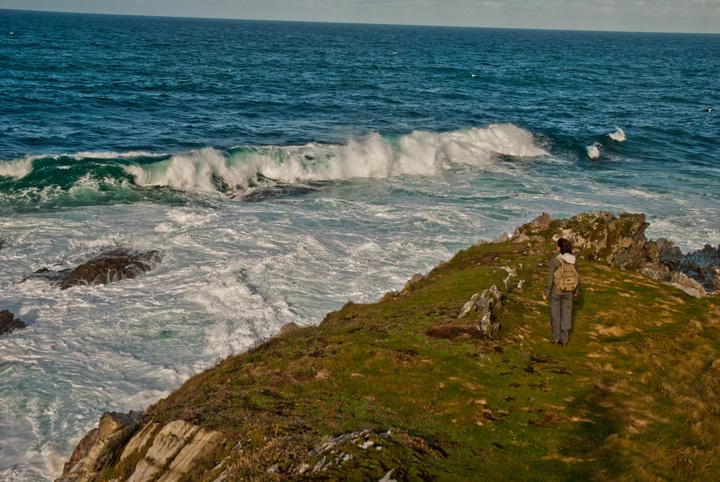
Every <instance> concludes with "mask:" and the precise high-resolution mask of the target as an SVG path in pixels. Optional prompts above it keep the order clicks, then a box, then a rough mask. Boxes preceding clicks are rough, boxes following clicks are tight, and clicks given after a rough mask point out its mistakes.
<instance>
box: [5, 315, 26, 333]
mask: <svg viewBox="0 0 720 482" xmlns="http://www.w3.org/2000/svg"><path fill="white" fill-rule="evenodd" d="M26 326H27V325H26V324H25V322H24V321H22V320H18V319H17V318H15V314H14V313H12V312H10V311H7V310H3V311H0V335H4V334H5V333H10V332H12V331H15V330H21V329H23V328H25V327H26Z"/></svg>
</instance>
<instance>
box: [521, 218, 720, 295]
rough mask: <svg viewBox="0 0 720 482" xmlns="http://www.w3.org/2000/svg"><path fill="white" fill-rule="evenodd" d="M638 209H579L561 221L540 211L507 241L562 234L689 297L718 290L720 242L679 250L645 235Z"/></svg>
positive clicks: (595, 256)
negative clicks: (633, 211)
mask: <svg viewBox="0 0 720 482" xmlns="http://www.w3.org/2000/svg"><path fill="white" fill-rule="evenodd" d="M647 227H648V223H647V221H646V219H645V215H643V214H628V213H623V214H620V215H619V216H615V215H613V214H611V213H609V212H598V213H582V214H578V215H576V216H573V217H572V218H570V219H566V220H552V219H551V218H550V216H549V215H548V214H546V213H543V214H542V215H541V216H539V217H537V218H535V219H534V220H532V221H531V222H529V223H527V224H525V225H523V226H521V227H519V228H518V229H516V230H515V232H514V234H513V236H512V238H511V241H513V242H518V243H520V242H527V241H533V240H543V241H550V240H552V241H556V240H557V239H558V238H561V237H563V238H566V239H568V240H570V242H572V243H573V246H574V247H575V249H576V250H577V251H578V252H579V254H581V255H582V256H584V257H585V258H587V259H591V260H601V261H605V262H606V263H608V264H609V265H611V266H615V267H618V268H622V269H627V270H632V271H638V272H640V273H641V274H643V275H644V276H647V277H649V278H652V279H654V280H657V281H661V282H664V283H668V284H671V285H673V286H676V287H678V288H680V289H682V290H683V291H685V292H686V293H688V294H690V295H691V296H697V297H700V296H705V295H706V294H708V293H710V294H712V293H717V292H720V246H718V248H713V247H712V246H709V245H708V246H705V248H703V249H702V250H700V251H696V252H693V253H689V254H682V252H681V251H680V249H679V248H678V247H677V246H674V245H673V243H672V242H670V241H668V240H667V239H664V238H660V239H658V240H656V241H651V240H648V239H647V237H646V236H645V230H646V229H647Z"/></svg>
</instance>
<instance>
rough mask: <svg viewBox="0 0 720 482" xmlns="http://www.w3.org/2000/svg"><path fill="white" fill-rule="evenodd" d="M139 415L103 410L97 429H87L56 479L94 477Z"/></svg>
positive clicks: (83, 481) (76, 481) (69, 481)
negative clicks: (88, 430) (104, 411)
mask: <svg viewBox="0 0 720 482" xmlns="http://www.w3.org/2000/svg"><path fill="white" fill-rule="evenodd" d="M141 420H142V414H141V413H138V412H131V413H127V414H126V413H116V412H111V413H105V414H103V416H102V417H101V418H100V423H99V425H98V428H95V429H93V430H91V431H90V432H88V433H87V434H86V435H85V437H83V439H82V440H81V441H80V443H79V444H78V445H77V447H76V448H75V451H74V452H73V454H72V455H71V456H70V460H68V461H67V463H66V464H65V467H64V470H63V474H62V476H60V478H58V479H57V482H90V481H92V480H95V478H96V477H97V476H98V475H99V473H100V472H101V471H102V470H103V469H105V468H106V467H107V466H108V465H109V464H110V463H111V461H112V460H113V458H114V457H115V452H116V451H117V450H118V448H119V447H121V446H122V444H124V443H125V442H126V441H127V439H128V437H129V436H130V435H132V433H133V432H134V431H135V430H136V429H137V427H138V426H139V424H140V422H141Z"/></svg>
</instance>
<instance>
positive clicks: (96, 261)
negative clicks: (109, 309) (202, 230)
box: [23, 249, 162, 290]
mask: <svg viewBox="0 0 720 482" xmlns="http://www.w3.org/2000/svg"><path fill="white" fill-rule="evenodd" d="M161 260H162V254H161V253H160V252H159V251H155V250H152V251H133V250H128V249H114V250H112V251H107V252H105V253H102V254H100V255H98V256H96V257H94V258H92V259H91V260H89V261H87V262H85V263H83V264H81V265H79V266H77V267H76V268H74V269H65V270H59V271H53V270H50V269H48V268H42V269H39V270H37V271H35V272H34V273H33V274H32V275H30V276H28V277H27V278H25V280H23V281H26V280H28V279H37V278H40V279H44V280H46V281H48V282H50V283H51V284H54V285H57V286H58V287H59V288H60V289H62V290H66V289H68V288H72V287H73V286H80V285H100V284H107V283H112V282H114V281H120V280H124V279H132V278H135V277H136V276H138V275H140V274H142V273H145V272H147V271H151V270H153V269H155V268H156V267H157V265H159V264H160V261H161Z"/></svg>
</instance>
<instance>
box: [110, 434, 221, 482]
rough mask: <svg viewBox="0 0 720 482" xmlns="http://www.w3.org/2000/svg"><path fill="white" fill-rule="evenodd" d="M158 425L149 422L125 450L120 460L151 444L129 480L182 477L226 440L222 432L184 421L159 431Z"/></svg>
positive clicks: (171, 481)
mask: <svg viewBox="0 0 720 482" xmlns="http://www.w3.org/2000/svg"><path fill="white" fill-rule="evenodd" d="M158 427H159V425H158V424H156V423H151V424H148V425H146V426H145V427H144V428H143V429H142V430H141V431H140V432H139V433H138V434H137V435H135V437H133V438H132V439H131V440H130V442H129V443H128V445H127V447H126V449H125V450H124V451H123V454H122V456H121V460H125V459H127V458H129V457H130V456H132V455H133V454H134V453H135V452H138V451H141V450H142V449H143V448H144V447H147V446H148V445H149V448H148V449H147V452H146V453H145V455H144V456H143V457H142V459H140V461H139V462H138V463H137V465H136V466H135V470H134V471H133V473H132V475H131V476H130V477H129V478H128V479H127V480H128V482H148V481H151V480H152V481H158V482H176V481H179V480H182V479H183V477H184V476H185V475H186V474H187V473H188V472H190V471H191V470H192V469H193V468H194V467H195V465H196V464H197V462H198V461H199V460H200V459H202V458H203V457H205V456H206V455H208V454H209V453H210V452H212V451H213V450H214V449H215V448H216V447H217V446H218V445H219V444H220V443H222V441H223V440H224V437H223V436H222V434H221V433H219V432H212V431H207V430H205V429H203V428H201V427H199V426H197V425H193V424H191V423H188V422H185V421H183V420H174V421H172V422H170V423H168V424H166V425H165V426H164V427H163V428H162V429H160V430H159V431H157V429H158ZM155 433H157V435H155ZM150 440H152V445H150Z"/></svg>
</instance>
